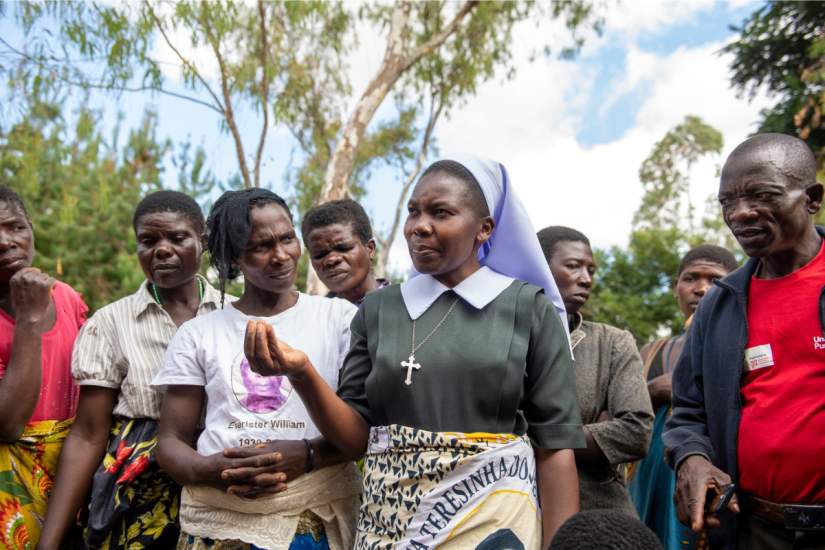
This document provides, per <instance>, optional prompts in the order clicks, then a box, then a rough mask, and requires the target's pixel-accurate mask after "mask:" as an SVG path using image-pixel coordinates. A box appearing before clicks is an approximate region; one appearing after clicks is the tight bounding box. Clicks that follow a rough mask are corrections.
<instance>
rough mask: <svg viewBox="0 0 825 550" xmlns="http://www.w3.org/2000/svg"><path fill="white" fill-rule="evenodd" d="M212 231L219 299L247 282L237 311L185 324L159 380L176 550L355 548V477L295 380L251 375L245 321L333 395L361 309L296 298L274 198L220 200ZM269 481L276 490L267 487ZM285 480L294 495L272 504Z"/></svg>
mask: <svg viewBox="0 0 825 550" xmlns="http://www.w3.org/2000/svg"><path fill="white" fill-rule="evenodd" d="M207 226H208V228H209V240H208V248H209V254H210V258H211V261H212V265H213V266H214V267H215V268H216V270H217V272H218V276H219V278H220V286H221V291H222V292H223V290H224V288H225V285H226V282H227V281H228V280H231V279H233V278H235V277H237V276H238V275H239V274H240V273H243V276H244V283H243V293H242V295H241V297H240V298H239V299H238V300H237V301H235V302H232V303H227V304H225V305H224V306H223V308H222V309H220V310H217V311H215V312H213V313H211V314H209V315H204V316H201V317H198V318H196V319H193V320H192V321H190V322H188V323H185V324H184V325H183V326H181V328H180V329H179V330H178V332H177V334H176V335H175V337H174V338H173V339H172V342H171V343H170V344H169V348H168V350H167V352H166V361H165V364H164V365H163V367H161V369H160V372H159V373H158V375H157V376H156V377H155V379H154V381H153V385H155V386H161V387H165V388H166V394H165V396H164V399H163V407H162V409H161V417H160V434H159V436H158V440H159V443H158V463H159V464H160V465H161V467H162V468H163V469H164V470H166V471H167V472H168V473H169V475H170V476H171V477H172V478H173V479H174V480H175V481H177V482H178V483H180V484H181V485H182V486H183V492H182V496H181V506H180V524H181V536H180V539H179V540H178V548H180V549H206V548H209V549H212V550H229V549H231V550H251V549H254V548H266V549H271V550H287V549H288V548H289V549H292V550H322V549H326V548H333V549H344V548H350V547H351V546H352V532H353V527H354V522H355V514H356V510H357V508H358V500H357V498H358V491H359V481H360V479H359V476H358V471H357V469H356V468H355V465H354V464H353V463H352V462H344V461H343V459H342V458H340V455H338V457H336V455H331V454H327V453H324V452H322V450H321V448H320V447H319V445H318V444H317V442H315V441H311V440H310V439H309V438H314V437H317V436H318V435H320V434H319V432H318V429H317V428H316V427H315V424H313V422H312V420H311V419H310V416H309V414H308V412H307V410H306V408H305V407H304V404H303V403H302V402H301V400H300V399H299V398H298V396H296V395H294V391H293V387H292V386H291V384H290V381H289V379H287V378H285V377H264V376H261V375H260V374H257V373H255V372H253V371H251V370H250V368H249V363H248V362H247V360H246V358H245V357H244V330H245V328H246V325H247V323H248V322H250V321H258V322H261V323H264V324H265V325H266V326H268V327H270V328H273V327H274V330H277V331H278V333H279V334H280V335H281V336H282V337H283V338H284V340H285V341H286V342H289V343H290V344H291V345H293V346H296V347H300V348H302V349H305V350H306V352H307V355H308V356H309V357H311V360H312V362H313V364H314V365H316V366H317V368H318V373H319V376H320V377H321V380H322V383H323V384H325V385H327V387H328V388H330V390H329V391H330V392H332V391H334V390H333V389H332V388H334V387H336V385H337V380H338V370H339V368H340V367H341V364H342V362H343V359H344V355H345V354H346V351H347V349H348V346H349V335H350V333H349V325H350V321H351V319H352V316H353V315H354V313H355V307H353V306H352V304H350V303H349V302H347V301H346V300H340V299H330V298H323V297H320V296H308V295H306V294H302V293H300V292H297V291H295V290H294V289H293V287H294V285H295V276H296V274H297V269H298V258H299V257H300V255H301V245H300V243H299V241H298V237H297V235H296V234H295V227H294V226H293V225H292V218H291V215H290V212H289V208H288V207H287V205H286V203H285V202H284V200H283V199H282V198H281V197H279V196H278V195H276V194H274V193H272V192H271V191H267V190H265V189H249V190H244V191H229V192H227V193H224V194H223V195H222V196H221V197H220V198H219V199H218V201H217V202H216V203H215V205H214V206H213V207H212V211H211V212H210V214H209V219H208V220H207ZM202 411H204V412H205V417H204V420H203V423H202V424H201V414H202ZM200 425H202V426H203V431H201V432H200V434H199V435H198V428H199V426H200ZM259 447H260V448H259ZM325 466H329V467H325ZM273 467H277V468H278V469H279V470H281V472H280V473H277V474H276V473H272V472H271V471H270V470H271V468H273ZM225 470H233V471H234V472H235V473H238V472H239V471H240V472H241V473H242V474H243V475H242V476H241V477H242V478H244V479H245V480H246V481H245V482H246V485H247V487H246V488H245V489H244V490H241V491H239V493H240V494H235V491H234V490H233V491H232V492H228V491H227V489H228V488H229V485H230V484H229V483H228V481H227V478H226V477H225V476H224V471H225ZM262 478H268V479H269V480H270V481H273V480H275V481H277V482H276V483H274V484H270V485H268V486H267V487H263V488H262V487H261V486H260V484H259V483H258V481H260V479H262ZM286 480H289V481H288V483H289V491H287V492H283V493H280V494H274V493H279V492H280V491H281V490H282V489H283V488H284V485H283V483H282V482H283V481H286ZM234 481H236V482H237V478H235V479H234ZM250 497H253V498H250Z"/></svg>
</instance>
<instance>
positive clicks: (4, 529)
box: [0, 419, 73, 550]
mask: <svg viewBox="0 0 825 550" xmlns="http://www.w3.org/2000/svg"><path fill="white" fill-rule="evenodd" d="M72 420H73V419H69V420H62V421H58V420H42V421H39V422H29V423H28V424H27V425H26V427H25V429H24V430H23V435H21V436H20V439H18V440H17V441H16V442H14V443H9V444H5V443H4V444H0V548H4V549H8V550H28V549H32V548H34V547H35V546H37V542H38V540H39V539H40V530H41V528H42V527H43V520H44V519H45V517H46V502H47V500H48V498H49V493H50V492H51V488H52V483H53V480H54V475H55V471H56V469H57V461H58V459H59V458H60V450H61V449H62V448H63V442H64V441H65V440H66V436H67V435H68V434H69V428H70V427H71V425H72Z"/></svg>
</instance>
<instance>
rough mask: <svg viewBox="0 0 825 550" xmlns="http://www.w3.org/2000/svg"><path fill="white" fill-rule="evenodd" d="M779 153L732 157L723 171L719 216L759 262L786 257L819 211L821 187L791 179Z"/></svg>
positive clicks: (763, 151)
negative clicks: (760, 260) (779, 256)
mask: <svg viewBox="0 0 825 550" xmlns="http://www.w3.org/2000/svg"><path fill="white" fill-rule="evenodd" d="M780 154H781V151H780V152H777V149H763V150H756V151H751V152H747V153H743V154H741V155H738V156H736V157H731V158H730V159H728V162H727V163H725V167H724V169H723V170H722V178H721V183H720V185H719V203H720V205H721V206H722V216H723V217H724V219H725V223H726V224H727V225H728V227H729V228H730V230H731V232H733V235H734V237H736V240H737V241H738V242H739V244H740V246H741V247H742V249H743V250H744V251H745V253H746V254H747V255H748V256H750V257H752V258H763V257H767V256H773V255H776V254H781V253H783V252H786V251H790V250H792V249H793V247H794V246H795V245H796V244H797V242H798V241H799V239H800V238H801V237H802V236H803V235H804V234H805V231H806V230H807V229H808V228H809V226H810V224H811V219H810V216H811V215H812V214H815V213H816V212H817V211H818V210H819V206H820V200H821V186H819V185H818V184H815V183H814V184H807V185H806V182H798V181H796V180H794V179H792V178H789V177H788V176H787V175H786V174H784V173H783V172H782V171H781V167H782V166H783V161H784V159H781V158H774V157H776V156H778V155H780Z"/></svg>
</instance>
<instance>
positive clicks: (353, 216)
mask: <svg viewBox="0 0 825 550" xmlns="http://www.w3.org/2000/svg"><path fill="white" fill-rule="evenodd" d="M336 223H340V224H343V225H350V226H352V231H353V233H355V235H356V236H357V237H358V238H359V239H360V240H361V242H362V243H364V244H367V243H368V242H369V241H370V239H372V226H371V225H370V219H369V217H367V213H366V211H365V210H364V207H363V206H361V205H360V204H358V203H357V202H355V201H354V200H352V199H341V200H337V201H329V202H325V203H323V204H319V205H318V206H315V207H313V208H311V209H310V210H309V212H307V213H306V214H305V215H304V219H303V221H302V222H301V237H303V239H304V244H306V242H307V238H308V237H309V234H310V233H312V231H314V230H315V229H318V228H319V227H327V226H328V225H334V224H336Z"/></svg>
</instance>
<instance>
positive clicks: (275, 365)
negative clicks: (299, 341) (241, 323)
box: [244, 321, 309, 378]
mask: <svg viewBox="0 0 825 550" xmlns="http://www.w3.org/2000/svg"><path fill="white" fill-rule="evenodd" d="M244 354H245V355H246V360H247V361H249V367H250V368H251V369H252V371H253V372H256V373H258V374H260V375H262V376H288V377H290V378H291V377H295V376H301V375H303V374H304V373H305V372H306V370H307V368H308V366H309V358H308V357H307V356H306V354H305V353H304V352H302V351H301V350H297V349H294V348H292V347H290V346H289V344H287V343H286V342H284V341H283V340H278V338H277V337H276V336H275V329H274V328H272V325H270V324H269V323H267V322H265V321H249V322H248V323H247V324H246V337H245V338H244Z"/></svg>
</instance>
